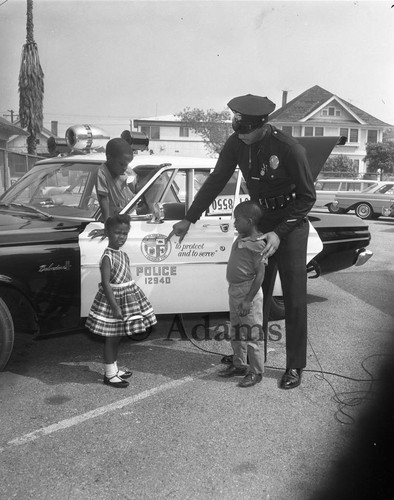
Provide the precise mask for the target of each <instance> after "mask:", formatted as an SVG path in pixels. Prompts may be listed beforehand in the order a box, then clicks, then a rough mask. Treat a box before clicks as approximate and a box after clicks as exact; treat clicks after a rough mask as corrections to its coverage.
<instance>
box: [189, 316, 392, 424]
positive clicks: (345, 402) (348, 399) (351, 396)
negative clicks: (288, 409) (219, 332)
mask: <svg viewBox="0 0 394 500" xmlns="http://www.w3.org/2000/svg"><path fill="white" fill-rule="evenodd" d="M181 321H182V324H183V316H182V315H181ZM184 331H185V332H186V328H184ZM186 336H187V338H188V340H189V342H190V343H191V344H192V345H193V346H194V347H196V348H197V349H199V350H200V351H203V352H206V353H208V354H214V355H216V356H222V357H224V356H227V354H224V353H220V352H216V351H210V350H209V349H203V348H202V347H200V346H199V345H197V344H196V343H195V342H193V340H192V339H191V338H190V337H189V336H188V335H187V333H186ZM308 343H309V346H310V348H311V350H312V352H313V354H314V356H315V358H316V361H317V363H318V365H319V367H320V370H312V369H304V370H303V371H304V372H308V373H315V374H316V375H315V376H316V378H317V379H319V380H324V381H325V382H326V383H327V384H328V385H329V386H330V387H331V389H332V391H333V393H334V395H333V396H332V398H331V399H332V401H334V403H336V404H337V407H338V410H337V411H336V412H335V419H336V420H337V421H338V422H340V423H341V424H353V423H354V422H355V420H354V418H353V417H352V416H351V415H349V413H348V412H347V411H345V410H346V409H347V408H353V407H355V406H358V405H360V404H362V403H363V402H364V401H371V400H373V399H374V398H375V394H374V392H373V385H374V383H375V382H378V381H379V379H376V378H375V377H374V376H373V374H372V373H371V372H370V371H369V370H368V369H367V368H366V367H365V362H366V361H367V360H369V359H371V358H374V357H378V356H379V357H387V356H392V355H388V354H371V355H370V356H367V357H366V358H364V359H363V360H362V362H361V367H362V369H363V370H364V371H365V372H366V373H367V374H368V375H369V378H365V379H362V378H355V377H349V376H347V375H342V374H341V373H335V372H327V371H325V370H323V367H322V366H321V363H320V361H319V358H318V356H317V354H316V352H315V350H314V349H313V346H312V344H311V342H310V340H309V339H308ZM265 368H268V369H270V370H279V371H284V370H285V368H283V367H279V366H270V365H265ZM325 375H332V376H334V377H339V378H343V379H346V380H350V381H352V382H369V387H368V389H367V390H360V391H344V392H337V391H336V390H335V388H334V386H333V384H332V383H331V382H330V381H329V380H327V378H326V377H325Z"/></svg>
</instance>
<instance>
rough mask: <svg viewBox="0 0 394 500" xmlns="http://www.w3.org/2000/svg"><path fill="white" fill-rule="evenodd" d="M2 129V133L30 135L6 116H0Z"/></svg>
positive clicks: (0, 127)
mask: <svg viewBox="0 0 394 500" xmlns="http://www.w3.org/2000/svg"><path fill="white" fill-rule="evenodd" d="M0 130H1V132H2V135H5V136H8V137H11V136H12V135H29V134H28V133H27V132H25V131H24V130H23V129H22V128H20V127H17V126H15V125H14V124H12V123H10V122H9V121H8V120H6V119H5V118H2V117H1V116H0Z"/></svg>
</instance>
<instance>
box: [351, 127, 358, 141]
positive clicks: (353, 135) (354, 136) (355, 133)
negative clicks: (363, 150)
mask: <svg viewBox="0 0 394 500" xmlns="http://www.w3.org/2000/svg"><path fill="white" fill-rule="evenodd" d="M349 142H358V129H356V128H351V129H350V135H349Z"/></svg>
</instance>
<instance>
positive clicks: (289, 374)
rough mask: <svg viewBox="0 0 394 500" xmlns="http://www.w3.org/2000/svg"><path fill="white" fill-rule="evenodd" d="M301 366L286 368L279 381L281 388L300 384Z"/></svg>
mask: <svg viewBox="0 0 394 500" xmlns="http://www.w3.org/2000/svg"><path fill="white" fill-rule="evenodd" d="M301 376H302V368H288V369H287V370H286V371H285V373H284V374H283V377H282V380H281V381H280V388H281V389H294V387H298V386H299V385H300V384H301Z"/></svg>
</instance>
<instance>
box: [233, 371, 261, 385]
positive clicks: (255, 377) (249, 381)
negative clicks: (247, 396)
mask: <svg viewBox="0 0 394 500" xmlns="http://www.w3.org/2000/svg"><path fill="white" fill-rule="evenodd" d="M262 379H263V376H262V375H261V373H248V374H247V375H245V377H244V378H243V379H242V380H241V381H240V382H239V384H238V385H239V387H252V385H256V384H258V383H259V382H261V380H262Z"/></svg>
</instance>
